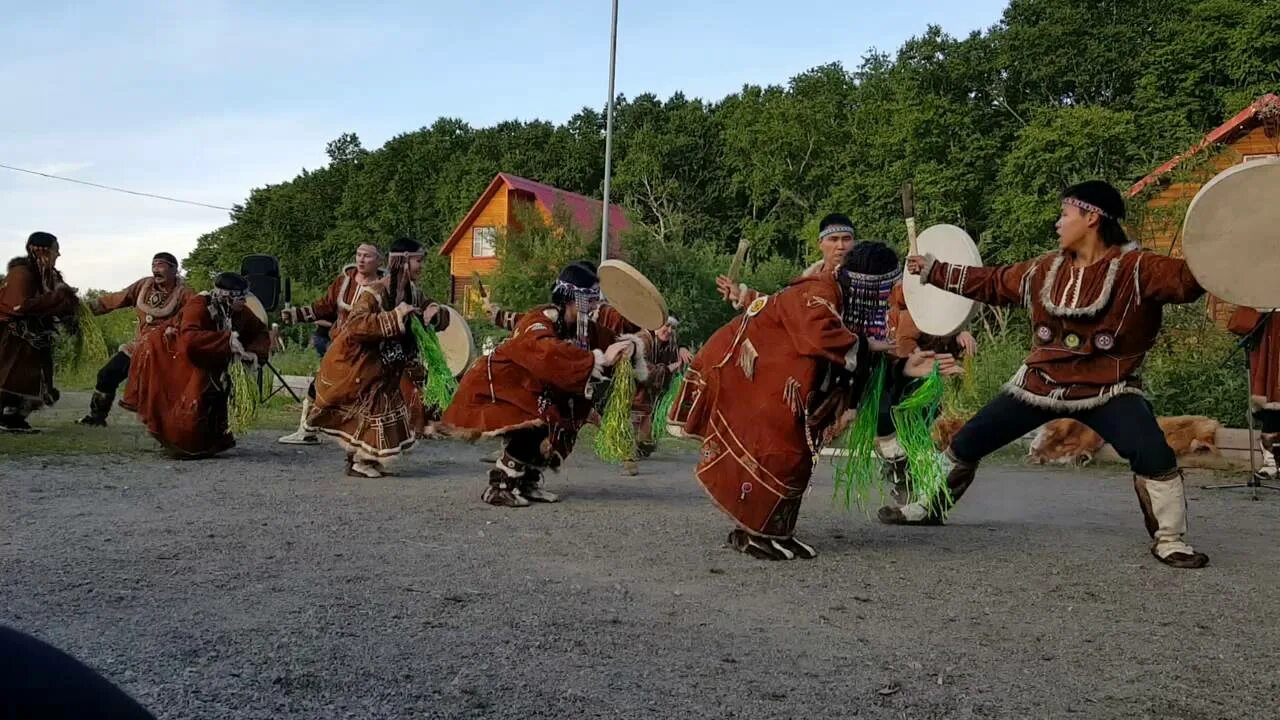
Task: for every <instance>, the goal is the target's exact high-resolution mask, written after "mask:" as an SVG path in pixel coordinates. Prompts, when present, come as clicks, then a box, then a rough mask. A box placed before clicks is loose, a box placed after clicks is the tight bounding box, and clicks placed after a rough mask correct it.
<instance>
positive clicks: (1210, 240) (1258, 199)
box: [1182, 158, 1280, 309]
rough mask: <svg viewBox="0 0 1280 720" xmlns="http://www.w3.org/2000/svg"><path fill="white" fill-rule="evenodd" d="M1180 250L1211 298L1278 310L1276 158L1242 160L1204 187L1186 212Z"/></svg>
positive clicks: (1279, 189) (1279, 175) (1279, 187)
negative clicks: (1242, 161)
mask: <svg viewBox="0 0 1280 720" xmlns="http://www.w3.org/2000/svg"><path fill="white" fill-rule="evenodd" d="M1182 252H1183V255H1184V256H1185V257H1186V260H1187V265H1188V266H1189V267H1190V268H1191V273H1192V274H1193V275H1195V276H1196V280H1198V281H1199V282H1200V285H1201V286H1203V287H1204V289H1205V290H1208V291H1209V292H1210V293H1211V294H1213V295H1214V296H1216V297H1219V298H1222V299H1223V300H1226V301H1227V302H1229V303H1231V304H1233V305H1243V306H1245V307H1251V308H1263V309H1270V308H1276V307H1280V158H1268V159H1263V160H1251V161H1248V162H1244V163H1241V164H1239V165H1235V166H1232V167H1230V168H1228V169H1226V170H1224V171H1222V172H1221V173H1218V174H1217V175H1216V176H1214V178H1213V179H1212V180H1210V181H1209V182H1207V183H1205V185H1204V187H1202V188H1200V192H1198V193H1196V196H1195V198H1194V199H1192V200H1191V205H1190V206H1189V207H1188V208H1187V218H1186V222H1185V224H1184V225H1183V229H1182Z"/></svg>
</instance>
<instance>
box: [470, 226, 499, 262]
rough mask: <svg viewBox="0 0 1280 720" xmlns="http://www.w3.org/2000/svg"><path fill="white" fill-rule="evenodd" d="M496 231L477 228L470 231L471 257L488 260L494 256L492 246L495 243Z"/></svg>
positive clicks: (490, 228)
mask: <svg viewBox="0 0 1280 720" xmlns="http://www.w3.org/2000/svg"><path fill="white" fill-rule="evenodd" d="M497 239H498V229H497V228H493V227H478V228H473V229H472V230H471V257H478V258H488V257H493V256H494V254H495V253H494V245H495V244H496V243H497Z"/></svg>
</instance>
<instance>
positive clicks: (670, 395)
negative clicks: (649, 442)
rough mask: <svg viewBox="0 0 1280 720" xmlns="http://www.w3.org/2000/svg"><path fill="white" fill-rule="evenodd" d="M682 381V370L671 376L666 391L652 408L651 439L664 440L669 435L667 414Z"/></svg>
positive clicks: (678, 392)
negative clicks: (669, 384)
mask: <svg viewBox="0 0 1280 720" xmlns="http://www.w3.org/2000/svg"><path fill="white" fill-rule="evenodd" d="M682 383H684V370H681V371H680V374H678V375H676V376H675V377H673V378H671V386H670V387H668V388H667V391H666V392H664V393H662V399H661V400H659V401H658V404H657V405H655V406H654V408H653V439H654V440H655V441H657V440H666V439H668V438H670V437H671V436H670V435H669V434H668V433H667V415H668V414H670V412H671V406H672V405H674V404H675V402H676V395H679V394H680V385H681V384H682Z"/></svg>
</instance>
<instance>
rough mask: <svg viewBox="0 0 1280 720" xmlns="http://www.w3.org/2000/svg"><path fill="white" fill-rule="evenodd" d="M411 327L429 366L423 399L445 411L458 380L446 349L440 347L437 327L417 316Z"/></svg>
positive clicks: (423, 361) (423, 362)
mask: <svg viewBox="0 0 1280 720" xmlns="http://www.w3.org/2000/svg"><path fill="white" fill-rule="evenodd" d="M409 329H410V331H411V332H412V333H413V338H414V340H415V341H417V343H418V354H419V357H421V358H422V364H423V365H425V366H426V368H427V380H426V382H424V383H423V384H422V399H423V401H424V402H425V403H426V405H427V407H432V406H434V407H437V408H440V410H441V411H443V410H444V409H445V408H447V407H449V403H451V402H453V394H454V393H455V392H457V390H458V381H457V379H456V378H454V377H453V372H452V371H451V370H449V362H448V360H446V359H445V356H444V349H443V348H442V347H440V338H439V337H437V336H436V331H435V329H434V328H429V327H427V326H425V325H423V324H422V321H421V320H419V319H418V318H417V317H416V316H415V317H414V318H413V319H412V320H411V321H410V322H409Z"/></svg>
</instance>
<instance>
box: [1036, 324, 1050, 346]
mask: <svg viewBox="0 0 1280 720" xmlns="http://www.w3.org/2000/svg"><path fill="white" fill-rule="evenodd" d="M1036 339H1037V340H1039V341H1040V342H1042V343H1047V342H1049V341H1050V340H1052V339H1053V330H1051V329H1050V328H1049V326H1048V325H1041V326H1040V327H1038V328H1036Z"/></svg>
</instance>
